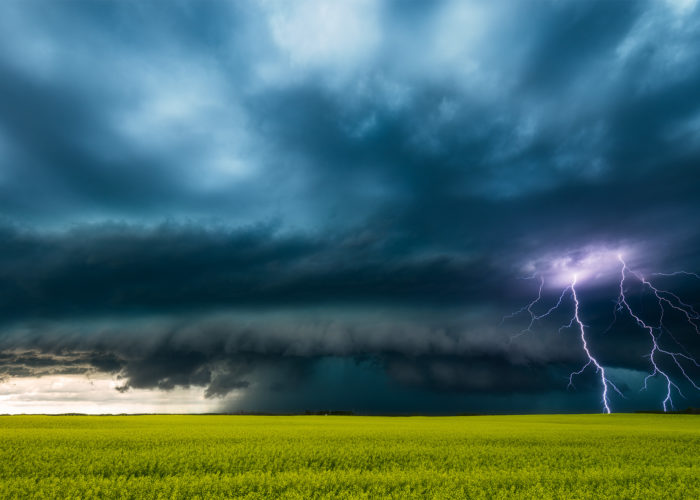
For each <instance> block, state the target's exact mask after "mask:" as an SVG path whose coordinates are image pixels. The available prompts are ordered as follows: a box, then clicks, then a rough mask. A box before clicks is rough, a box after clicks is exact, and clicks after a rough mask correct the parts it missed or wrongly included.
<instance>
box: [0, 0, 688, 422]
mask: <svg viewBox="0 0 700 500" xmlns="http://www.w3.org/2000/svg"><path fill="white" fill-rule="evenodd" d="M698 191H700V6H699V5H698V2H696V1H693V0H674V1H649V2H645V1H641V0H640V1H635V2H608V1H586V2H584V1H564V0H549V1H545V0H542V1H529V0H528V1H522V2H500V1H496V2H464V1H456V0H454V1H452V0H445V1H435V2H419V1H412V0H408V1H383V2H382V1H370V0H356V1H355V0H348V1H334V2H329V1H321V0H300V1H298V2H287V1H272V0H270V1H267V0H264V1H245V2H233V1H232V2H224V1H206V2H191V1H174V2H167V3H165V2H159V1H138V2H137V1H128V0H125V1H120V2H109V1H87V0H85V1H60V2H54V1H48V0H45V1H37V0H22V1H18V0H7V1H3V2H2V4H0V413H22V412H29V413H32V412H47V413H64V412H87V413H121V412H126V413H128V412H303V411H306V410H324V409H331V410H352V411H355V412H357V413H369V414H372V413H425V414H444V413H528V412H539V413H568V412H600V411H604V407H605V404H608V405H609V406H610V408H611V409H612V411H634V410H646V409H651V410H660V409H662V408H663V407H664V405H666V406H667V408H668V409H671V408H672V407H675V408H686V407H690V406H695V407H698V406H700V388H699V387H698V385H699V384H700V365H698V364H697V363H696V362H695V360H697V359H699V358H700V333H698V325H700V316H699V315H698V314H697V312H696V309H693V308H692V307H693V306H695V307H696V308H697V310H700V276H697V275H693V274H690V273H698V272H700V224H699V223H698V221H700V196H699V195H698ZM623 266H624V267H623ZM678 271H685V272H686V274H683V273H678V274H672V275H663V274H654V273H667V274H670V273H676V272H678ZM623 275H624V277H625V280H624V282H623V283H622V286H620V279H621V277H623ZM574 282H575V285H574V286H572V283H574ZM652 287H655V288H652ZM621 290H622V292H623V295H622V296H621V295H620V291H621ZM654 290H656V292H655V291H654ZM671 293H672V294H673V295H671ZM538 296H539V300H538V301H536V302H535V303H534V304H532V305H531V306H530V308H529V309H528V307H527V306H528V304H531V303H532V301H533V300H535V299H537V298H538ZM558 299H561V303H560V307H559V308H557V309H554V310H553V311H552V312H551V314H550V315H549V316H546V317H544V316H543V315H544V313H546V312H547V311H548V310H549V309H550V308H551V307H552V306H554V305H556V304H557V300H558ZM574 299H576V300H577V301H578V315H577V316H574V313H575V312H576V311H575V310H574V305H575V301H574ZM621 299H624V300H621ZM628 306H629V308H628ZM513 313H515V314H513ZM632 314H635V315H636V316H637V319H638V320H639V321H636V320H635V318H633V317H632ZM662 315H663V317H662ZM540 316H542V317H540ZM533 318H534V319H533ZM577 318H578V320H580V325H579V323H578V321H577ZM531 320H532V321H531ZM662 321H663V322H662ZM530 323H532V324H531V325H530ZM528 325H530V326H531V328H528ZM647 326H648V327H649V328H646V327H647ZM584 341H585V344H584ZM655 344H656V345H655ZM584 347H585V348H586V349H587V350H588V355H587V354H586V349H584ZM589 355H590V356H592V357H593V358H594V360H595V363H592V362H591V361H590V359H589V357H588V356H589ZM654 365H656V369H655V368H654ZM596 367H599V368H600V369H596ZM579 370H582V371H581V372H580V373H579V374H576V373H575V372H579ZM603 370H604V371H603ZM572 372H574V376H573V377H571V379H570V374H571V373H572ZM648 375H652V376H651V377H650V378H648V379H647V380H646V389H644V387H645V378H646V377H647V376H648ZM570 382H571V383H570ZM613 385H614V388H613ZM606 387H608V388H609V389H610V390H609V394H608V395H606V396H604V395H603V393H602V391H603V389H605V388H606ZM618 391H619V392H618ZM669 391H670V395H671V399H672V403H673V406H670V404H669V403H668V400H666V396H667V392H669ZM604 398H605V399H604Z"/></svg>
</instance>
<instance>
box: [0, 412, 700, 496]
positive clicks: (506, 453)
mask: <svg viewBox="0 0 700 500" xmlns="http://www.w3.org/2000/svg"><path fill="white" fill-rule="evenodd" d="M0 471H1V472H0V498H3V499H8V498H22V499H24V498H65V497H69V498H138V499H141V498H223V497H247V498H263V497H268V498H279V497H282V498H289V497H292V498H296V497H304V498H308V497H312V498H313V497H329V498H358V497H360V498H363V497H364V498H377V497H382V496H386V497H394V498H410V497H426V496H427V497H432V498H465V497H468V498H511V497H516V498H520V497H525V498H530V497H534V498H596V499H600V498H640V499H648V498H700V479H699V478H700V417H697V416H692V415H583V416H581V415H572V416H560V415H554V416H542V415H533V416H488V417H487V416H484V417H335V416H331V417H324V416H290V417H286V416H285V417H281V416H278V417H273V416H271V417H263V416H158V415H152V416H125V417H122V416H114V417H111V416H110V417H83V416H62V417H52V416H4V417H0Z"/></svg>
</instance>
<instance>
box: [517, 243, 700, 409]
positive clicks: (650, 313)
mask: <svg viewBox="0 0 700 500" xmlns="http://www.w3.org/2000/svg"><path fill="white" fill-rule="evenodd" d="M528 269H529V271H530V273H529V275H528V276H527V277H525V278H523V279H526V280H535V279H536V280H538V282H539V286H538V289H537V296H536V297H535V298H534V299H533V300H532V301H530V302H529V303H527V304H526V305H524V306H523V307H522V308H520V309H518V310H517V311H515V312H513V313H511V314H508V315H507V316H505V317H504V318H503V321H506V320H510V319H513V318H516V317H518V316H521V315H526V317H527V320H528V322H527V326H526V327H525V328H523V329H522V330H520V331H519V332H518V333H516V334H515V335H513V336H512V337H511V341H515V340H516V339H518V338H519V337H521V336H523V335H525V334H528V333H532V332H533V330H534V328H535V327H536V325H537V324H538V323H539V322H540V321H541V320H544V319H545V318H548V317H550V316H553V314H554V313H555V312H557V311H559V310H560V309H562V308H564V307H565V306H567V305H568V306H569V307H570V308H571V313H570V316H568V321H566V322H564V323H563V324H562V325H561V326H560V327H559V329H558V330H559V332H560V333H561V332H562V331H565V330H570V329H574V330H575V331H576V332H577V333H578V337H579V339H580V347H581V350H582V351H583V354H584V355H585V362H584V364H583V366H581V368H580V369H578V370H576V371H573V372H571V374H570V375H569V383H568V387H569V388H574V379H575V378H576V377H578V376H580V375H582V374H583V373H584V372H586V371H587V370H593V371H594V372H595V374H596V375H597V377H598V379H599V383H600V388H601V389H600V390H601V404H602V410H603V411H604V412H605V413H612V408H613V402H612V401H611V395H612V394H611V391H614V392H615V393H616V394H617V395H618V396H619V397H622V398H625V395H624V393H623V391H622V390H620V389H619V388H618V387H617V386H616V385H615V383H614V382H613V381H612V380H611V379H610V378H609V377H608V375H607V374H606V369H605V366H604V365H603V364H602V363H601V362H600V361H599V359H598V358H597V357H596V355H595V348H594V346H592V345H591V342H590V339H589V338H588V336H587V334H588V333H589V330H590V328H591V327H590V326H589V325H587V324H586V323H585V319H584V318H583V317H582V312H581V309H582V301H583V300H584V299H582V298H581V297H580V295H579V293H578V291H577V286H578V285H580V284H582V283H583V282H585V281H586V280H594V279H595V280H598V281H601V280H602V281H605V280H609V279H615V280H616V282H617V288H618V292H619V294H618V296H617V299H616V300H615V303H614V308H613V321H612V322H611V323H610V325H609V326H608V327H607V328H606V329H605V331H604V333H608V332H614V331H615V330H616V329H619V328H623V327H624V326H623V325H620V324H619V320H621V319H622V318H623V317H624V316H628V317H629V318H631V319H632V320H633V324H634V325H635V328H636V329H638V330H639V331H640V333H641V334H646V335H647V336H648V338H649V351H648V353H647V354H646V355H645V358H647V359H648V361H649V370H648V374H647V375H646V377H645V378H644V384H643V386H642V387H641V388H640V390H644V391H646V390H648V381H649V380H650V379H652V378H655V377H658V378H660V379H661V380H662V381H663V382H664V387H665V392H664V393H663V394H662V396H661V404H660V406H661V408H663V411H664V412H666V411H669V410H674V409H675V408H676V407H675V405H674V399H673V398H674V397H678V396H680V397H682V398H685V396H684V394H683V392H682V390H681V388H680V387H679V386H678V384H677V383H676V382H674V380H675V379H676V378H678V377H681V378H683V379H685V381H687V382H688V383H689V384H690V386H691V387H692V388H693V389H694V390H699V391H700V386H698V384H697V383H696V382H695V380H694V378H693V373H692V370H695V369H697V368H700V364H699V363H698V361H697V360H696V359H695V358H694V357H693V356H692V355H691V353H690V352H689V351H688V350H687V349H686V348H685V347H684V346H683V344H682V342H681V341H679V340H678V338H677V337H676V336H675V335H674V333H673V331H672V330H673V329H672V328H671V327H669V326H668V325H667V319H668V317H669V316H670V315H676V317H677V318H680V319H681V322H682V324H683V325H684V326H685V327H686V328H690V329H691V330H692V331H693V332H694V334H695V335H700V314H699V313H698V311H697V310H696V309H695V308H694V307H693V306H692V305H691V304H688V303H687V302H685V301H684V300H683V299H681V297H680V296H679V295H678V294H676V293H674V292H672V291H670V290H666V289H662V288H660V287H659V286H657V285H656V284H655V283H654V282H652V280H651V279H650V278H649V277H647V276H645V275H644V274H642V273H640V272H638V271H636V270H634V269H631V268H630V267H629V266H628V265H627V262H626V261H625V258H624V252H623V251H620V250H615V251H612V250H609V249H605V248H604V249H594V250H590V249H589V250H587V251H585V252H583V255H579V256H578V257H576V258H574V257H570V256H568V257H564V258H551V259H543V260H542V261H539V262H537V263H534V264H530V265H529V266H528ZM650 275H651V276H654V277H659V278H665V279H670V278H672V279H692V280H696V281H700V275H698V274H697V273H694V272H689V271H674V272H669V273H662V272H655V273H650ZM548 285H549V286H552V287H554V288H556V289H558V290H560V291H559V292H558V296H557V299H556V300H552V301H551V305H549V304H546V303H545V302H546V298H545V295H546V293H545V287H546V286H548ZM631 290H634V293H636V294H638V295H643V296H646V297H649V298H651V299H652V304H653V307H651V308H649V307H646V308H645V307H641V306H633V305H632V304H633V301H632V300H630V294H631V293H632V292H631ZM668 344H671V345H673V346H674V347H668ZM666 365H668V367H666Z"/></svg>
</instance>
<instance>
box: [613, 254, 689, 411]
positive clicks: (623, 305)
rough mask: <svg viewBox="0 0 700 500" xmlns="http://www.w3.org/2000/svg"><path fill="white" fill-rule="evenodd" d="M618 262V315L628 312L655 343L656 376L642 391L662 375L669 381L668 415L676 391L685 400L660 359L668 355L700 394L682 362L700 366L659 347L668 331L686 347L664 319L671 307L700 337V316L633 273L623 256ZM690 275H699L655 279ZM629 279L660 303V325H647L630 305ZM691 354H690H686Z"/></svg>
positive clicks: (651, 354)
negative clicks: (659, 356) (699, 324)
mask: <svg viewBox="0 0 700 500" xmlns="http://www.w3.org/2000/svg"><path fill="white" fill-rule="evenodd" d="M617 258H618V260H619V261H620V264H621V265H622V267H621V270H620V295H619V296H618V298H617V303H616V311H618V312H623V311H625V312H627V313H628V314H629V315H630V316H631V317H632V319H634V321H635V322H636V323H637V325H638V326H639V327H640V328H642V329H644V330H646V331H647V333H648V334H649V338H650V339H651V351H649V354H648V358H649V361H650V363H651V366H652V372H651V373H650V374H649V375H647V376H646V377H645V378H644V387H642V389H641V390H646V389H647V382H648V381H649V379H650V378H652V377H655V376H657V375H660V376H661V377H662V378H663V379H664V380H665V381H666V396H665V397H664V399H663V401H662V402H661V404H662V406H663V409H664V411H668V409H669V407H670V408H671V409H673V408H674V405H673V397H672V396H673V394H672V393H673V389H675V390H676V392H678V394H679V395H680V396H681V397H683V398H685V396H684V395H683V393H682V392H681V390H680V388H679V387H678V385H677V384H675V383H674V382H673V381H672V380H671V377H670V376H669V374H668V372H667V371H665V370H663V369H662V368H661V367H660V366H659V362H658V361H657V355H659V354H660V355H664V356H666V357H668V358H670V359H671V360H672V361H673V363H674V364H675V365H676V366H677V367H678V369H679V370H680V372H681V374H682V375H683V378H685V379H686V380H687V381H688V382H690V384H691V385H692V386H693V388H694V389H696V390H700V387H698V385H697V384H696V383H695V381H694V380H693V379H692V378H691V377H690V376H689V375H688V373H687V372H686V371H685V369H684V368H683V365H682V363H681V362H680V360H685V361H686V362H690V363H692V364H693V365H694V366H695V367H696V368H697V367H700V364H698V362H697V361H696V360H695V359H694V358H693V357H691V356H689V355H686V354H683V353H680V352H672V351H668V350H666V349H663V348H662V347H661V346H660V345H659V337H660V336H661V333H662V332H664V331H666V332H667V333H668V334H669V335H670V336H671V338H672V339H673V340H674V341H675V342H676V344H678V345H679V346H681V347H682V345H681V344H680V343H679V342H678V341H677V340H676V339H675V337H673V335H672V334H671V333H670V330H669V329H668V328H667V327H666V326H665V325H664V315H665V313H666V307H670V308H671V309H673V310H675V311H677V312H679V313H680V314H682V315H683V316H684V317H685V319H686V321H687V322H688V324H689V325H690V326H692V327H693V329H694V330H695V333H698V334H700V331H699V330H698V323H697V321H698V319H700V316H698V313H697V312H696V311H695V309H693V307H692V306H690V305H688V304H686V303H685V302H683V301H682V300H681V299H680V298H679V297H678V296H677V295H675V294H674V293H671V292H669V291H667V290H661V289H659V288H657V287H656V286H654V285H653V284H652V283H651V282H650V281H649V280H647V279H646V278H645V277H644V276H642V275H641V274H640V273H638V272H636V271H632V270H630V268H629V267H628V266H627V263H626V262H625V261H624V259H623V258H622V255H618V256H617ZM681 274H682V275H689V276H695V277H698V275H696V274H695V273H688V272H685V271H679V272H675V273H655V275H660V276H677V275H681ZM628 275H632V276H634V277H635V278H637V279H638V280H639V282H640V283H641V284H642V285H643V286H644V287H645V288H648V289H649V290H650V291H651V293H652V294H653V295H654V297H655V298H656V300H657V304H658V306H659V321H658V324H656V325H651V324H649V323H647V322H646V321H644V320H643V319H642V318H641V317H640V315H639V314H636V313H635V312H634V310H633V309H632V307H631V306H630V304H629V301H628V300H627V296H626V295H625V280H626V279H627V276H628ZM655 331H658V334H656V333H655ZM686 352H687V351H686Z"/></svg>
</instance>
